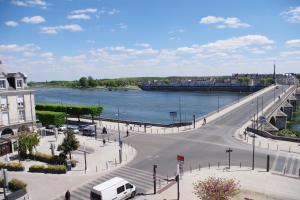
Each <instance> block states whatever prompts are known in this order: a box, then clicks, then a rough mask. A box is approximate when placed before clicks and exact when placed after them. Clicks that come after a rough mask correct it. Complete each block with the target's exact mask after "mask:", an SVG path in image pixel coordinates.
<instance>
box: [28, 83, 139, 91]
mask: <svg viewBox="0 0 300 200" xmlns="http://www.w3.org/2000/svg"><path fill="white" fill-rule="evenodd" d="M39 88H70V89H82V90H96V89H99V90H109V91H111V90H113V91H115V90H123V91H127V90H141V88H139V87H138V86H136V85H127V86H119V87H106V86H97V87H75V86H74V87H73V86H69V85H66V86H64V85H45V84H38V85H34V86H31V87H30V89H33V90H34V89H39Z"/></svg>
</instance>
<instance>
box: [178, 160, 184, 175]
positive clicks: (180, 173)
mask: <svg viewBox="0 0 300 200" xmlns="http://www.w3.org/2000/svg"><path fill="white" fill-rule="evenodd" d="M177 163H178V164H177V166H178V169H177V173H178V175H180V177H181V176H182V174H183V164H184V156H183V155H177Z"/></svg>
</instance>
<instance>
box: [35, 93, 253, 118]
mask: <svg viewBox="0 0 300 200" xmlns="http://www.w3.org/2000/svg"><path fill="white" fill-rule="evenodd" d="M34 90H35V99H36V102H37V103H59V104H60V103H62V104H81V105H99V104H100V105H101V106H103V108H104V110H103V113H102V116H103V117H107V118H114V119H116V118H117V115H116V113H117V108H118V107H119V111H120V119H124V120H134V121H142V122H152V123H163V124H169V123H172V122H173V118H172V117H170V112H173V111H175V112H177V117H176V118H175V119H174V122H178V121H180V114H179V113H180V112H179V110H180V109H179V107H181V121H182V122H184V121H192V119H193V115H196V117H200V116H203V115H205V114H207V113H209V112H212V111H214V110H217V109H218V102H219V107H222V106H224V105H227V104H229V103H231V102H233V101H236V100H238V99H239V98H242V97H243V96H245V95H247V94H245V93H231V92H165V91H163V92H160V91H143V90H128V91H107V90H102V89H85V90H80V89H71V88H35V89H34ZM218 97H219V98H218ZM218 99H219V101H218Z"/></svg>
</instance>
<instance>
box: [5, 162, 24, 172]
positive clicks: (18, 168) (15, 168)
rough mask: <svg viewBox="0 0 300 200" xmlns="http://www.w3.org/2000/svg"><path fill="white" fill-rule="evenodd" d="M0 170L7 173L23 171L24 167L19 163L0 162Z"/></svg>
mask: <svg viewBox="0 0 300 200" xmlns="http://www.w3.org/2000/svg"><path fill="white" fill-rule="evenodd" d="M0 169H7V171H24V166H23V165H22V163H19V162H10V163H2V162H0Z"/></svg>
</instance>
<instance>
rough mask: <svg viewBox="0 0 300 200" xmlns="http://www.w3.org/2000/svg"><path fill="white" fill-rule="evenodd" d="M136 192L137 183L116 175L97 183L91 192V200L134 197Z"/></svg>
mask: <svg viewBox="0 0 300 200" xmlns="http://www.w3.org/2000/svg"><path fill="white" fill-rule="evenodd" d="M135 194H136V187H135V185H133V184H131V183H129V182H128V181H126V180H124V179H123V178H119V177H115V178H112V179H110V180H108V181H105V182H104V183H101V184H99V185H96V186H94V187H93V188H92V190H91V193H90V199H91V200H112V199H118V200H124V199H129V198H132V197H134V196H135Z"/></svg>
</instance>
